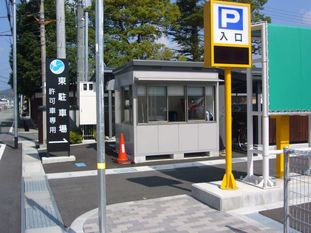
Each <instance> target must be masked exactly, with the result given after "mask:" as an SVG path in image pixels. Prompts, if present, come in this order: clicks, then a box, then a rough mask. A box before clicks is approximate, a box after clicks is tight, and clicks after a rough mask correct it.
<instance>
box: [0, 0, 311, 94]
mask: <svg viewBox="0 0 311 233" xmlns="http://www.w3.org/2000/svg"><path fill="white" fill-rule="evenodd" d="M5 2H6V0H0V35H2V34H9V33H10V27H9V23H8V20H7V19H6V18H2V16H6V15H7V11H6V5H5ZM18 2H19V1H18ZM263 13H264V14H265V15H268V16H270V17H271V19H272V23H275V24H283V25H291V26H303V27H309V28H310V29H311V0H268V3H267V4H266V5H265V9H264V10H263ZM11 42H12V38H11V37H3V36H0V90H3V89H8V88H9V86H8V85H7V81H8V79H9V76H10V72H11V68H10V65H9V53H10V45H11ZM162 42H165V39H163V40H162Z"/></svg>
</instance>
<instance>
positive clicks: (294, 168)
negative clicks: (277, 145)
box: [284, 148, 311, 233]
mask: <svg viewBox="0 0 311 233" xmlns="http://www.w3.org/2000/svg"><path fill="white" fill-rule="evenodd" d="M284 160H285V161H284V166H285V167H284V232H285V233H288V232H303V233H311V170H310V169H311V148H307V149H284Z"/></svg>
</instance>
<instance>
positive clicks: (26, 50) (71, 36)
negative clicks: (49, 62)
mask: <svg viewBox="0 0 311 233" xmlns="http://www.w3.org/2000/svg"><path fill="white" fill-rule="evenodd" d="M70 2H72V1H68V2H66V8H65V9H66V11H65V12H66V43H67V59H68V60H69V64H70V65H69V77H70V80H71V82H75V79H76V61H75V58H76V52H75V51H76V46H75V43H76V42H75V41H76V29H75V15H74V5H73V4H72V3H70ZM39 10H40V0H34V1H29V2H28V3H20V4H19V5H18V6H17V40H16V44H17V78H18V80H17V84H18V93H20V94H23V95H25V96H28V97H30V96H31V95H33V94H34V93H35V92H36V91H37V90H40V87H41V86H42V83H41V48H40V25H39V21H38V20H39V19H38V18H39ZM45 19H46V20H47V19H48V20H52V21H53V20H54V23H51V24H49V25H47V26H46V54H47V58H49V57H51V58H53V57H56V24H55V19H56V12H55V1H54V0H45ZM10 61H11V67H12V50H11V58H10ZM9 83H10V84H11V86H12V74H11V78H10V81H9Z"/></svg>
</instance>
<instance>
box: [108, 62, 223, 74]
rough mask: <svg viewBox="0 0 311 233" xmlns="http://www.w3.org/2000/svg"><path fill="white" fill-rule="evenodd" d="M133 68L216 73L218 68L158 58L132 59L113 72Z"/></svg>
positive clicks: (201, 63) (116, 72)
mask: <svg viewBox="0 0 311 233" xmlns="http://www.w3.org/2000/svg"><path fill="white" fill-rule="evenodd" d="M133 70H162V71H164V70H166V71H197V72H217V73H218V69H213V68H211V69H210V68H204V67H203V62H191V61H160V60H132V61H130V62H128V63H126V64H124V65H123V66H121V67H119V68H117V69H115V70H114V72H113V73H114V74H120V73H125V72H129V71H133Z"/></svg>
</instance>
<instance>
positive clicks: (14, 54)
mask: <svg viewBox="0 0 311 233" xmlns="http://www.w3.org/2000/svg"><path fill="white" fill-rule="evenodd" d="M16 69H17V66H16V0H13V89H14V147H15V148H16V149H17V148H18V98H17V70H16Z"/></svg>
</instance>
